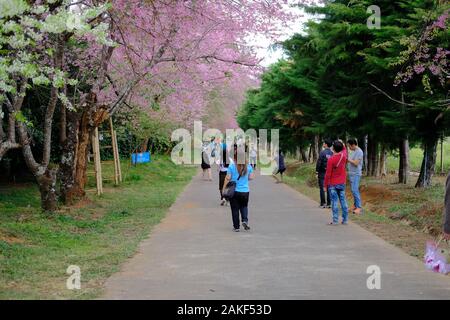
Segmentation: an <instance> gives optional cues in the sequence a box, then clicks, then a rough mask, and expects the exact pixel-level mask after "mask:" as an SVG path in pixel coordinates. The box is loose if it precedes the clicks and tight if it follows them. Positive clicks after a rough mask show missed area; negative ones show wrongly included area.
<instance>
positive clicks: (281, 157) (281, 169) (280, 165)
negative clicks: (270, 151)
mask: <svg viewBox="0 0 450 320" xmlns="http://www.w3.org/2000/svg"><path fill="white" fill-rule="evenodd" d="M275 162H276V164H277V168H278V169H277V171H276V172H275V174H274V175H275V176H276V175H277V174H280V177H281V180H280V181H278V180H277V183H280V182H281V183H283V173H284V172H285V171H286V164H285V163H284V154H283V152H282V151H281V150H279V151H278V154H277V155H276V156H275Z"/></svg>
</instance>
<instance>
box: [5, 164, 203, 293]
mask: <svg viewBox="0 0 450 320" xmlns="http://www.w3.org/2000/svg"><path fill="white" fill-rule="evenodd" d="M155 159H156V160H155ZM155 159H153V160H154V162H152V163H150V164H143V165H138V166H137V167H130V166H129V165H128V164H125V163H123V164H122V167H123V175H124V183H123V184H122V185H121V186H119V187H114V186H113V185H112V181H109V182H106V181H105V186H104V188H105V194H104V195H102V196H100V197H97V196H95V195H94V194H95V193H94V192H90V193H89V198H90V201H86V202H84V203H83V205H82V206H80V205H79V208H75V207H74V208H61V210H59V212H58V213H56V214H53V215H48V214H44V213H42V212H41V211H40V209H39V194H38V192H37V189H36V187H35V186H34V185H32V184H30V185H25V186H21V187H20V188H18V187H17V188H12V189H10V190H3V191H0V212H1V214H0V299H91V298H95V297H97V296H98V295H99V294H100V293H101V290H102V285H103V283H104V281H105V280H106V279H107V278H108V277H109V276H110V275H111V274H112V273H114V272H117V271H118V270H119V266H120V264H121V263H123V262H124V261H125V260H126V259H127V258H129V257H131V256H132V255H133V254H134V253H135V251H136V248H137V245H138V243H139V242H140V241H141V240H142V239H144V238H145V237H146V236H147V235H148V234H149V232H150V231H151V229H152V227H153V226H154V225H155V224H157V223H159V222H160V220H161V219H162V218H163V217H164V215H165V213H166V212H167V210H168V208H169V207H170V206H171V205H172V203H173V202H174V201H175V199H176V197H177V196H178V194H179V193H180V192H181V191H182V189H183V188H184V187H185V186H186V184H187V183H188V182H189V181H190V180H191V178H192V176H193V175H194V173H195V171H196V170H195V168H188V167H180V166H176V165H174V164H173V163H172V162H171V161H170V159H169V158H168V157H166V156H156V157H155ZM103 170H104V177H105V178H107V177H110V176H112V170H113V168H112V164H111V163H107V164H104V165H103ZM93 180H94V179H93V178H92V177H91V178H90V180H89V183H88V188H94V182H93ZM69 265H77V266H79V267H80V268H81V290H74V291H72V290H68V289H67V288H66V280H67V278H68V275H67V274H66V269H67V267H68V266H69Z"/></svg>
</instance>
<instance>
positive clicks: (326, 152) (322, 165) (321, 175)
mask: <svg viewBox="0 0 450 320" xmlns="http://www.w3.org/2000/svg"><path fill="white" fill-rule="evenodd" d="M332 145H333V141H331V140H330V139H325V141H324V143H323V150H322V151H321V152H320V155H319V159H318V160H317V164H316V173H317V178H318V180H319V188H320V207H321V208H330V207H331V199H330V193H329V192H327V199H326V202H325V191H324V188H323V187H324V180H325V173H326V172H327V163H328V159H329V158H330V157H332V156H333V151H331V146H332Z"/></svg>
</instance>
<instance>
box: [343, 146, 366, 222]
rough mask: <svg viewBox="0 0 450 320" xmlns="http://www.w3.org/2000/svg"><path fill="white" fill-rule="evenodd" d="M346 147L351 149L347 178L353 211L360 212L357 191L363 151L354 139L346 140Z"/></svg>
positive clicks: (358, 193)
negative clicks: (350, 190) (351, 195)
mask: <svg viewBox="0 0 450 320" xmlns="http://www.w3.org/2000/svg"><path fill="white" fill-rule="evenodd" d="M347 143H348V148H349V149H350V150H351V151H352V152H351V153H350V154H349V156H348V178H349V180H350V186H351V189H352V194H353V198H354V200H355V201H354V208H353V210H352V211H353V213H355V214H360V213H361V212H362V203H361V194H360V192H359V184H360V182H361V176H362V167H363V162H364V152H363V151H362V150H361V148H360V147H358V142H357V141H356V139H350V140H348V141H347Z"/></svg>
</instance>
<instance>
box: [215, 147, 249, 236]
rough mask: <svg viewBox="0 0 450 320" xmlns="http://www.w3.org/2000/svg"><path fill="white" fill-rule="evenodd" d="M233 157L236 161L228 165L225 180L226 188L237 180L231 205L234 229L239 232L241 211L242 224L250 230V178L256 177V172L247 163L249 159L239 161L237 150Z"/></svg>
mask: <svg viewBox="0 0 450 320" xmlns="http://www.w3.org/2000/svg"><path fill="white" fill-rule="evenodd" d="M233 158H234V161H233V162H232V163H230V165H229V166H228V172H227V176H226V178H225V181H224V188H225V187H226V185H227V184H228V182H229V181H234V182H236V189H235V192H234V196H233V197H232V198H231V199H230V207H231V216H232V219H233V231H235V232H239V231H240V221H239V213H240V215H241V221H242V226H243V227H244V229H245V230H250V226H249V223H248V201H249V196H250V188H249V180H252V179H253V178H254V173H253V167H252V166H251V165H249V164H248V163H247V160H246V161H245V163H244V164H242V163H241V164H239V163H238V161H237V159H238V157H237V152H235V154H234V157H233ZM246 159H247V157H246ZM222 192H223V190H222Z"/></svg>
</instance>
